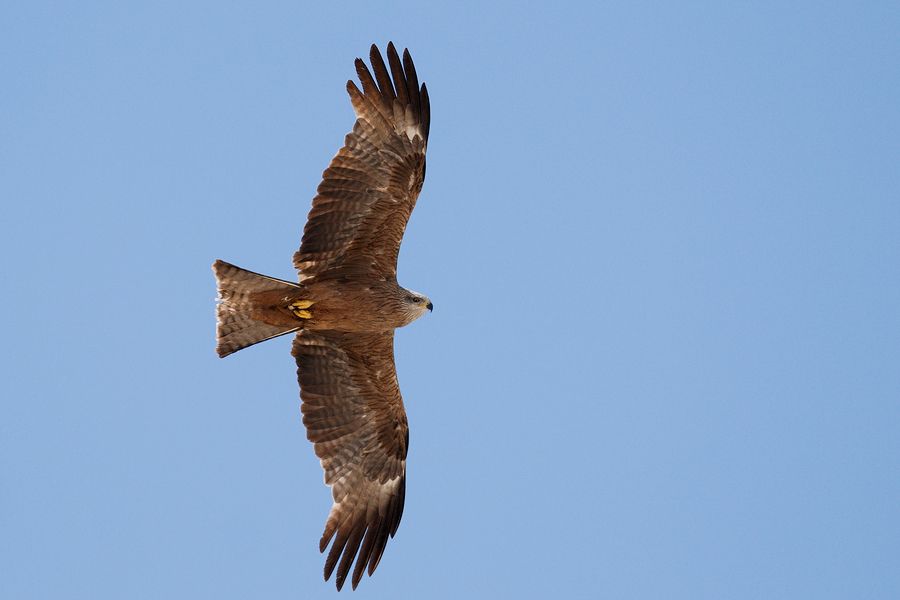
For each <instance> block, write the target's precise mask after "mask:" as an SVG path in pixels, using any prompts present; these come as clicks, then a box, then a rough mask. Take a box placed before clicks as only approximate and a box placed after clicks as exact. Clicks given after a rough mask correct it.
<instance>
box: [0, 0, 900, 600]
mask: <svg viewBox="0 0 900 600" xmlns="http://www.w3.org/2000/svg"><path fill="white" fill-rule="evenodd" d="M333 4H334V3H317V4H315V5H305V6H304V5H301V3H259V4H250V3H246V4H244V5H241V4H238V3H180V2H177V3H176V2H169V3H154V4H153V5H152V6H150V5H141V6H137V5H134V6H132V5H128V4H126V3H112V2H110V3H90V2H85V3H74V4H73V3H70V4H62V3H60V4H45V3H40V2H30V3H17V4H10V3H7V5H6V6H4V8H3V9H2V10H0V76H2V80H3V82H4V84H3V86H2V88H3V89H2V91H0V115H2V116H0V199H2V202H0V228H2V235H0V249H2V252H3V255H4V261H3V265H4V266H3V273H4V276H3V278H2V279H3V301H2V306H3V311H2V317H0V319H2V327H3V330H4V335H5V338H6V343H5V344H3V346H2V349H0V358H2V363H0V364H2V365H3V371H4V376H3V378H2V384H0V386H2V387H0V408H2V413H0V530H2V531H3V535H2V539H3V541H2V542H0V564H2V565H3V566H2V571H3V573H4V575H3V577H2V578H0V596H3V597H4V598H91V599H99V598H129V599H140V598H212V597H215V598H219V599H226V598H250V597H256V598H304V599H307V598H330V597H333V596H334V594H335V592H334V589H333V583H332V582H329V583H325V582H323V581H322V579H321V569H322V563H323V559H322V557H321V556H320V555H319V553H318V550H317V543H318V539H319V535H320V534H321V530H322V526H323V524H324V520H325V516H326V514H327V511H328V508H329V506H330V495H329V493H328V491H327V489H326V488H325V487H324V486H323V485H322V475H321V471H320V469H319V465H318V462H317V460H316V459H315V457H314V455H313V452H312V448H311V446H310V445H309V443H308V442H307V441H306V439H305V433H304V431H303V428H302V424H301V422H300V418H299V408H298V407H299V397H298V391H297V387H296V386H297V384H296V380H295V376H294V365H293V359H292V358H291V356H290V341H289V340H287V339H279V340H275V341H272V342H267V343H265V344H262V345H260V346H257V347H254V348H251V349H249V350H246V351H243V352H240V353H239V354H237V355H234V356H232V357H229V358H227V359H225V360H220V359H218V358H217V357H216V356H215V353H214V350H213V349H214V317H213V304H214V297H215V288H214V282H213V277H212V273H211V272H210V264H211V263H212V262H213V260H214V259H216V258H222V259H225V260H228V261H231V262H234V263H236V264H239V265H241V266H244V267H246V268H249V269H252V270H255V271H260V272H264V273H267V274H271V275H274V276H278V277H283V278H288V279H290V278H292V277H294V273H293V271H292V269H291V254H292V252H293V251H294V250H295V249H296V248H297V246H298V244H299V239H300V232H301V230H302V226H303V223H304V220H305V215H306V212H307V210H308V208H309V204H310V201H311V198H312V196H313V193H314V190H315V187H316V185H317V184H318V181H319V177H320V175H321V172H322V170H323V169H324V168H325V166H326V165H327V163H328V161H329V160H330V158H331V157H332V156H333V154H334V153H335V151H336V150H337V149H338V147H339V145H340V143H341V142H342V139H343V136H344V134H345V133H346V132H347V131H348V130H349V128H350V126H351V125H352V111H351V108H350V104H349V101H348V99H347V96H346V93H345V91H344V84H345V82H346V80H347V79H348V78H350V77H352V76H353V75H354V71H353V59H354V58H355V57H356V56H365V54H366V52H367V50H368V47H369V44H371V43H372V42H377V43H378V44H379V45H381V46H384V44H386V43H387V41H388V40H394V42H395V43H396V44H397V45H398V46H400V47H409V48H410V49H411V51H412V54H413V57H414V58H415V61H416V65H417V68H418V72H419V75H420V77H421V78H422V79H424V80H425V81H426V82H427V83H428V86H429V91H430V93H431V98H432V126H431V139H430V144H429V165H428V177H427V180H426V183H425V189H424V191H423V194H422V197H421V199H420V202H419V206H418V208H417V209H416V212H415V214H414V215H413V218H412V221H411V223H410V227H409V229H408V231H407V235H406V239H405V242H404V245H403V249H402V252H401V256H400V281H401V283H402V284H404V285H406V286H407V287H410V288H413V289H416V290H420V291H422V292H423V293H426V294H428V295H429V296H430V297H431V298H432V299H433V300H434V303H435V311H434V313H433V314H432V315H429V316H428V317H427V318H425V319H423V320H421V321H418V322H416V323H415V324H413V325H412V326H410V327H408V328H406V329H404V330H401V331H400V332H398V334H397V343H396V346H397V356H396V360H397V365H398V370H399V376H400V383H401V387H402V390H403V393H404V397H405V400H406V404H407V410H408V413H409V419H410V424H411V433H410V445H411V449H410V457H409V484H408V494H407V503H406V511H405V513H404V517H403V523H402V525H401V526H400V530H399V531H398V534H397V537H396V538H395V539H394V540H392V542H391V543H390V544H389V546H388V548H387V551H386V553H385V557H384V560H383V561H382V563H381V565H380V567H379V569H378V571H377V572H376V574H375V576H374V577H373V578H372V579H368V578H366V579H365V580H364V581H363V582H362V583H361V585H360V588H359V589H358V590H357V591H356V592H355V595H357V596H358V597H364V598H388V597H390V598H461V597H476V598H496V597H509V598H513V597H516V598H546V597H561V598H690V599H698V598H732V599H742V598H747V599H757V598H786V599H788V598H789V599H796V598H818V599H823V598H896V597H898V595H900V575H898V570H897V559H898V556H900V513H898V499H900V477H898V473H900V435H898V433H900V431H898V423H900V404H898V399H900V370H898V356H900V270H898V264H900V202H898V200H900V168H898V157H900V141H898V140H900V111H898V109H897V107H898V106H900V69H898V68H897V67H898V60H900V37H898V36H897V31H900V12H898V10H897V7H896V5H895V4H894V3H889V2H883V3H877V2H870V3H867V2H862V3H843V4H842V3H830V2H829V3H822V2H805V3H804V2H801V3H792V4H791V6H790V7H785V6H784V5H783V4H784V3H774V2H770V3H767V2H760V3H717V2H709V3H699V2H697V3H694V2H691V3H684V4H681V5H680V6H679V7H677V8H676V7H674V5H673V4H671V3H630V2H628V3H626V2H622V3H601V2H596V3H585V4H583V5H578V4H575V3H562V2H557V3H552V4H546V5H544V6H539V5H528V6H526V5H525V4H522V3H503V2H496V3H485V4H482V3H465V2H457V3H452V4H451V3H446V4H445V5H444V6H442V7H435V6H432V5H431V3H423V2H417V3H394V4H392V5H391V6H390V7H389V8H388V7H385V6H376V5H375V4H376V3H353V5H352V6H349V5H348V6H343V7H340V6H339V7H335V6H334V5H333ZM343 593H344V594H348V593H349V592H348V591H346V590H345V592H343Z"/></svg>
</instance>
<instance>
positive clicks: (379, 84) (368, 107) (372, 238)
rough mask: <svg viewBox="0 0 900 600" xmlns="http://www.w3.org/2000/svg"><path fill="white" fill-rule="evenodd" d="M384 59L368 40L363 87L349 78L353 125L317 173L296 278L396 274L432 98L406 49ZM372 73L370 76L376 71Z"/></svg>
mask: <svg viewBox="0 0 900 600" xmlns="http://www.w3.org/2000/svg"><path fill="white" fill-rule="evenodd" d="M387 58H388V64H389V65H390V71H389V70H388V67H387V66H386V65H385V62H384V59H383V58H382V56H381V53H380V52H379V51H378V48H377V47H376V46H374V45H373V46H372V49H371V52H370V61H371V63H372V71H370V70H369V68H368V67H367V66H366V64H365V63H364V62H363V61H362V60H361V59H357V60H356V63H355V65H356V73H357V75H358V76H359V80H360V83H361V85H362V90H360V89H359V88H358V87H357V86H356V84H355V83H353V82H352V81H348V82H347V93H348V94H349V95H350V101H351V103H352V104H353V109H354V111H355V112H356V123H354V125H353V129H352V131H351V132H350V133H348V134H347V136H346V137H345V138H344V146H343V147H342V148H341V149H340V150H339V151H338V153H337V155H336V156H335V157H334V158H333V159H332V161H331V164H330V165H329V166H328V168H327V169H325V171H324V173H323V174H322V182H321V183H320V184H319V187H318V190H317V194H316V197H315V198H313V203H312V208H311V209H310V212H309V217H308V219H307V222H306V227H305V228H304V230H303V239H302V241H301V243H300V249H299V250H298V251H297V252H296V253H295V254H294V266H295V267H296V268H297V270H298V271H299V273H300V280H301V281H304V280H306V279H308V278H311V277H318V278H324V277H329V276H334V277H337V276H341V275H343V274H345V273H347V272H353V273H360V272H366V273H369V274H371V275H374V276H376V277H380V278H396V275H397V255H398V254H399V252H400V244H401V242H402V241H403V232H404V231H405V229H406V224H407V222H408V221H409V216H410V214H412V211H413V208H415V205H416V200H417V199H418V196H419V192H420V191H421V189H422V183H423V181H424V179H425V150H426V146H427V143H428V131H429V126H430V120H431V115H430V110H431V107H430V103H429V101H428V93H427V90H426V88H425V85H424V84H422V85H421V86H420V85H419V80H418V75H417V74H416V69H415V66H414V64H413V61H412V58H411V57H410V55H409V52H408V51H407V50H404V51H403V59H402V60H401V58H400V56H399V55H398V53H397V49H396V48H395V47H394V45H393V43H389V44H388V47H387ZM373 72H374V75H373Z"/></svg>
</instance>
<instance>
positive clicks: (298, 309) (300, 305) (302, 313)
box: [289, 300, 313, 319]
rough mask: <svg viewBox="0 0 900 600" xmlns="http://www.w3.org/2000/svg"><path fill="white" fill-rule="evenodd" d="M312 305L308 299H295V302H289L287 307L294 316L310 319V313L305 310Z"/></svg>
mask: <svg viewBox="0 0 900 600" xmlns="http://www.w3.org/2000/svg"><path fill="white" fill-rule="evenodd" d="M312 305H313V303H312V302H311V301H309V300H297V301H296V302H293V303H291V305H290V306H289V308H290V309H291V312H292V313H294V315H295V316H297V317H299V318H301V319H312V313H311V312H310V311H308V310H306V309H307V308H309V307H310V306H312Z"/></svg>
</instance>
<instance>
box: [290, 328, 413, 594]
mask: <svg viewBox="0 0 900 600" xmlns="http://www.w3.org/2000/svg"><path fill="white" fill-rule="evenodd" d="M293 354H294V357H295V358H296V359H297V377H298V379H299V381H300V396H301V398H302V399H303V404H302V411H303V424H304V425H306V433H307V437H308V438H309V440H310V441H311V442H313V444H314V446H315V450H316V455H317V456H318V457H319V459H320V460H321V463H322V468H323V469H324V471H325V483H326V484H327V485H329V486H331V493H332V496H333V498H334V504H333V505H332V507H331V512H330V513H329V514H328V520H327V522H326V523H325V532H324V533H323V534H322V539H321V541H320V542H319V550H320V551H321V552H324V551H325V548H326V547H327V546H328V543H329V542H330V541H331V540H332V538H333V539H334V543H333V544H332V545H331V550H330V551H329V552H328V557H327V558H326V559H325V579H326V580H327V579H328V578H329V577H331V573H332V572H333V571H334V569H335V566H337V576H336V578H335V583H336V584H337V588H338V589H339V590H340V589H341V587H342V586H343V585H344V580H345V579H346V578H347V574H348V573H349V571H350V566H351V565H352V563H353V559H354V557H356V567H355V568H354V569H353V588H354V589H356V586H357V584H358V583H359V580H360V578H361V577H362V573H363V570H364V569H365V568H366V565H368V571H369V575H371V574H372V573H373V572H374V571H375V567H377V566H378V562H379V561H380V560H381V555H382V553H383V552H384V547H385V545H386V544H387V540H388V536H391V537H393V536H394V533H396V531H397V526H398V525H400V517H401V515H402V514H403V501H404V497H405V494H406V450H407V445H408V443H409V428H408V426H407V422H406V412H405V411H404V409H403V400H402V399H401V397H400V388H399V386H398V385H397V372H396V370H395V368H394V334H393V332H388V333H377V334H359V333H344V332H315V331H301V332H300V333H298V334H297V337H296V338H295V339H294V347H293ZM357 554H358V556H357Z"/></svg>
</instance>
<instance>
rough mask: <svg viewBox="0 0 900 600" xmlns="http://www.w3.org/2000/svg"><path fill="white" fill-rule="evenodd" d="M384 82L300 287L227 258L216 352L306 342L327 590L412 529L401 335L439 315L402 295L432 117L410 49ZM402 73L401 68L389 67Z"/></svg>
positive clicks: (323, 193)
mask: <svg viewBox="0 0 900 600" xmlns="http://www.w3.org/2000/svg"><path fill="white" fill-rule="evenodd" d="M369 56H370V60H371V64H372V70H371V71H370V70H369V68H368V67H367V66H366V64H365V62H363V61H362V60H361V59H359V58H357V59H356V73H357V75H358V76H359V80H360V83H361V84H362V90H361V91H360V89H359V88H358V87H357V86H356V84H354V82H353V81H348V82H347V92H348V93H349V94H350V101H351V102H352V104H353V109H354V111H355V113H356V123H354V125H353V130H352V131H351V132H350V133H349V134H347V136H346V137H345V138H344V146H343V147H342V148H341V149H340V150H339V151H338V153H337V155H335V157H334V158H333V159H332V160H331V164H329V165H328V168H327V169H325V172H324V173H323V174H322V183H320V184H319V187H318V190H317V194H316V196H315V198H313V201H312V208H311V209H310V211H309V216H308V218H307V221H306V227H305V228H304V230H303V238H302V241H301V243H300V249H299V250H298V251H297V252H296V253H295V254H294V267H295V268H296V269H297V271H298V272H299V279H298V282H297V283H294V282H290V281H283V280H281V279H276V278H274V277H268V276H265V275H260V274H258V273H253V272H251V271H247V270H245V269H241V268H239V267H236V266H234V265H232V264H229V263H227V262H224V261H221V260H217V261H216V262H215V264H213V272H214V273H215V276H216V281H217V284H218V291H219V298H218V306H217V309H216V310H217V314H216V316H217V331H216V341H217V345H216V351H217V352H218V354H219V356H222V357H224V356H227V355H229V354H231V353H233V352H237V351H238V350H241V349H242V348H246V347H247V346H251V345H253V344H256V343H258V342H262V341H264V340H268V339H271V338H274V337H278V336H280V335H284V334H288V333H296V336H295V337H294V343H293V348H292V354H293V355H294V357H295V359H296V362H297V378H298V380H299V383H300V397H301V400H302V403H301V411H302V413H303V423H304V425H305V426H306V432H307V437H308V438H309V440H310V441H311V442H312V443H313V445H314V448H315V452H316V455H317V456H318V457H319V459H320V461H321V464H322V469H323V470H324V471H325V483H326V484H327V485H328V486H330V487H331V492H332V497H333V499H334V504H333V505H332V507H331V511H330V513H329V514H328V519H327V521H326V523H325V532H324V533H323V534H322V539H321V540H320V542H319V550H320V551H321V552H324V551H325V549H326V548H327V547H328V545H329V543H331V549H330V551H329V552H328V556H327V558H326V559H325V580H326V581H327V580H328V579H329V577H330V576H331V574H332V572H334V571H335V568H336V569H337V575H336V577H335V582H336V584H337V588H338V590H340V589H341V587H342V586H343V585H344V581H345V579H346V578H347V575H348V574H350V568H351V566H353V562H354V559H355V560H356V564H355V567H353V574H352V575H353V576H352V583H353V588H354V589H356V586H357V585H358V584H359V581H360V579H361V578H362V574H363V571H364V570H368V573H369V575H372V572H373V571H374V570H375V568H376V567H377V566H378V563H379V561H380V560H381V556H382V553H383V552H384V548H385V545H386V544H387V541H388V537H389V536H390V537H393V536H394V534H395V533H396V531H397V526H398V525H399V524H400V517H401V515H402V513H403V502H404V497H405V495H406V451H407V446H408V445H409V430H408V427H407V421H406V412H405V411H404V408H403V400H402V399H401V397H400V388H399V386H398V383H397V372H396V369H395V368H394V347H393V346H394V329H396V328H397V327H403V326H404V325H408V324H410V323H412V322H413V321H415V320H416V319H418V318H419V317H421V316H422V315H424V314H425V313H426V312H430V311H431V310H432V308H433V306H432V303H431V300H429V299H428V298H427V297H426V296H424V295H422V294H420V293H418V292H414V291H412V290H407V289H405V288H402V287H400V285H399V284H398V283H397V254H398V253H399V251H400V242H401V240H402V238H403V231H404V230H405V229H406V223H407V221H408V220H409V216H410V213H412V210H413V207H415V205H416V199H417V198H418V196H419V192H420V191H421V189H422V182H423V180H424V178H425V149H426V147H427V145H428V127H429V119H430V105H429V101H428V90H427V89H426V88H425V84H422V85H421V87H420V86H419V81H418V78H417V76H416V69H415V67H414V66H413V61H412V59H411V58H410V56H409V52H408V51H407V50H404V51H403V57H402V60H401V58H400V56H399V55H398V53H397V50H396V49H395V48H394V45H393V43H389V44H388V47H387V59H388V60H387V65H385V62H384V59H383V58H382V56H381V53H380V52H379V50H378V48H377V47H376V46H375V45H373V46H372V48H371V52H370V55H369ZM388 65H389V67H390V68H388Z"/></svg>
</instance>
